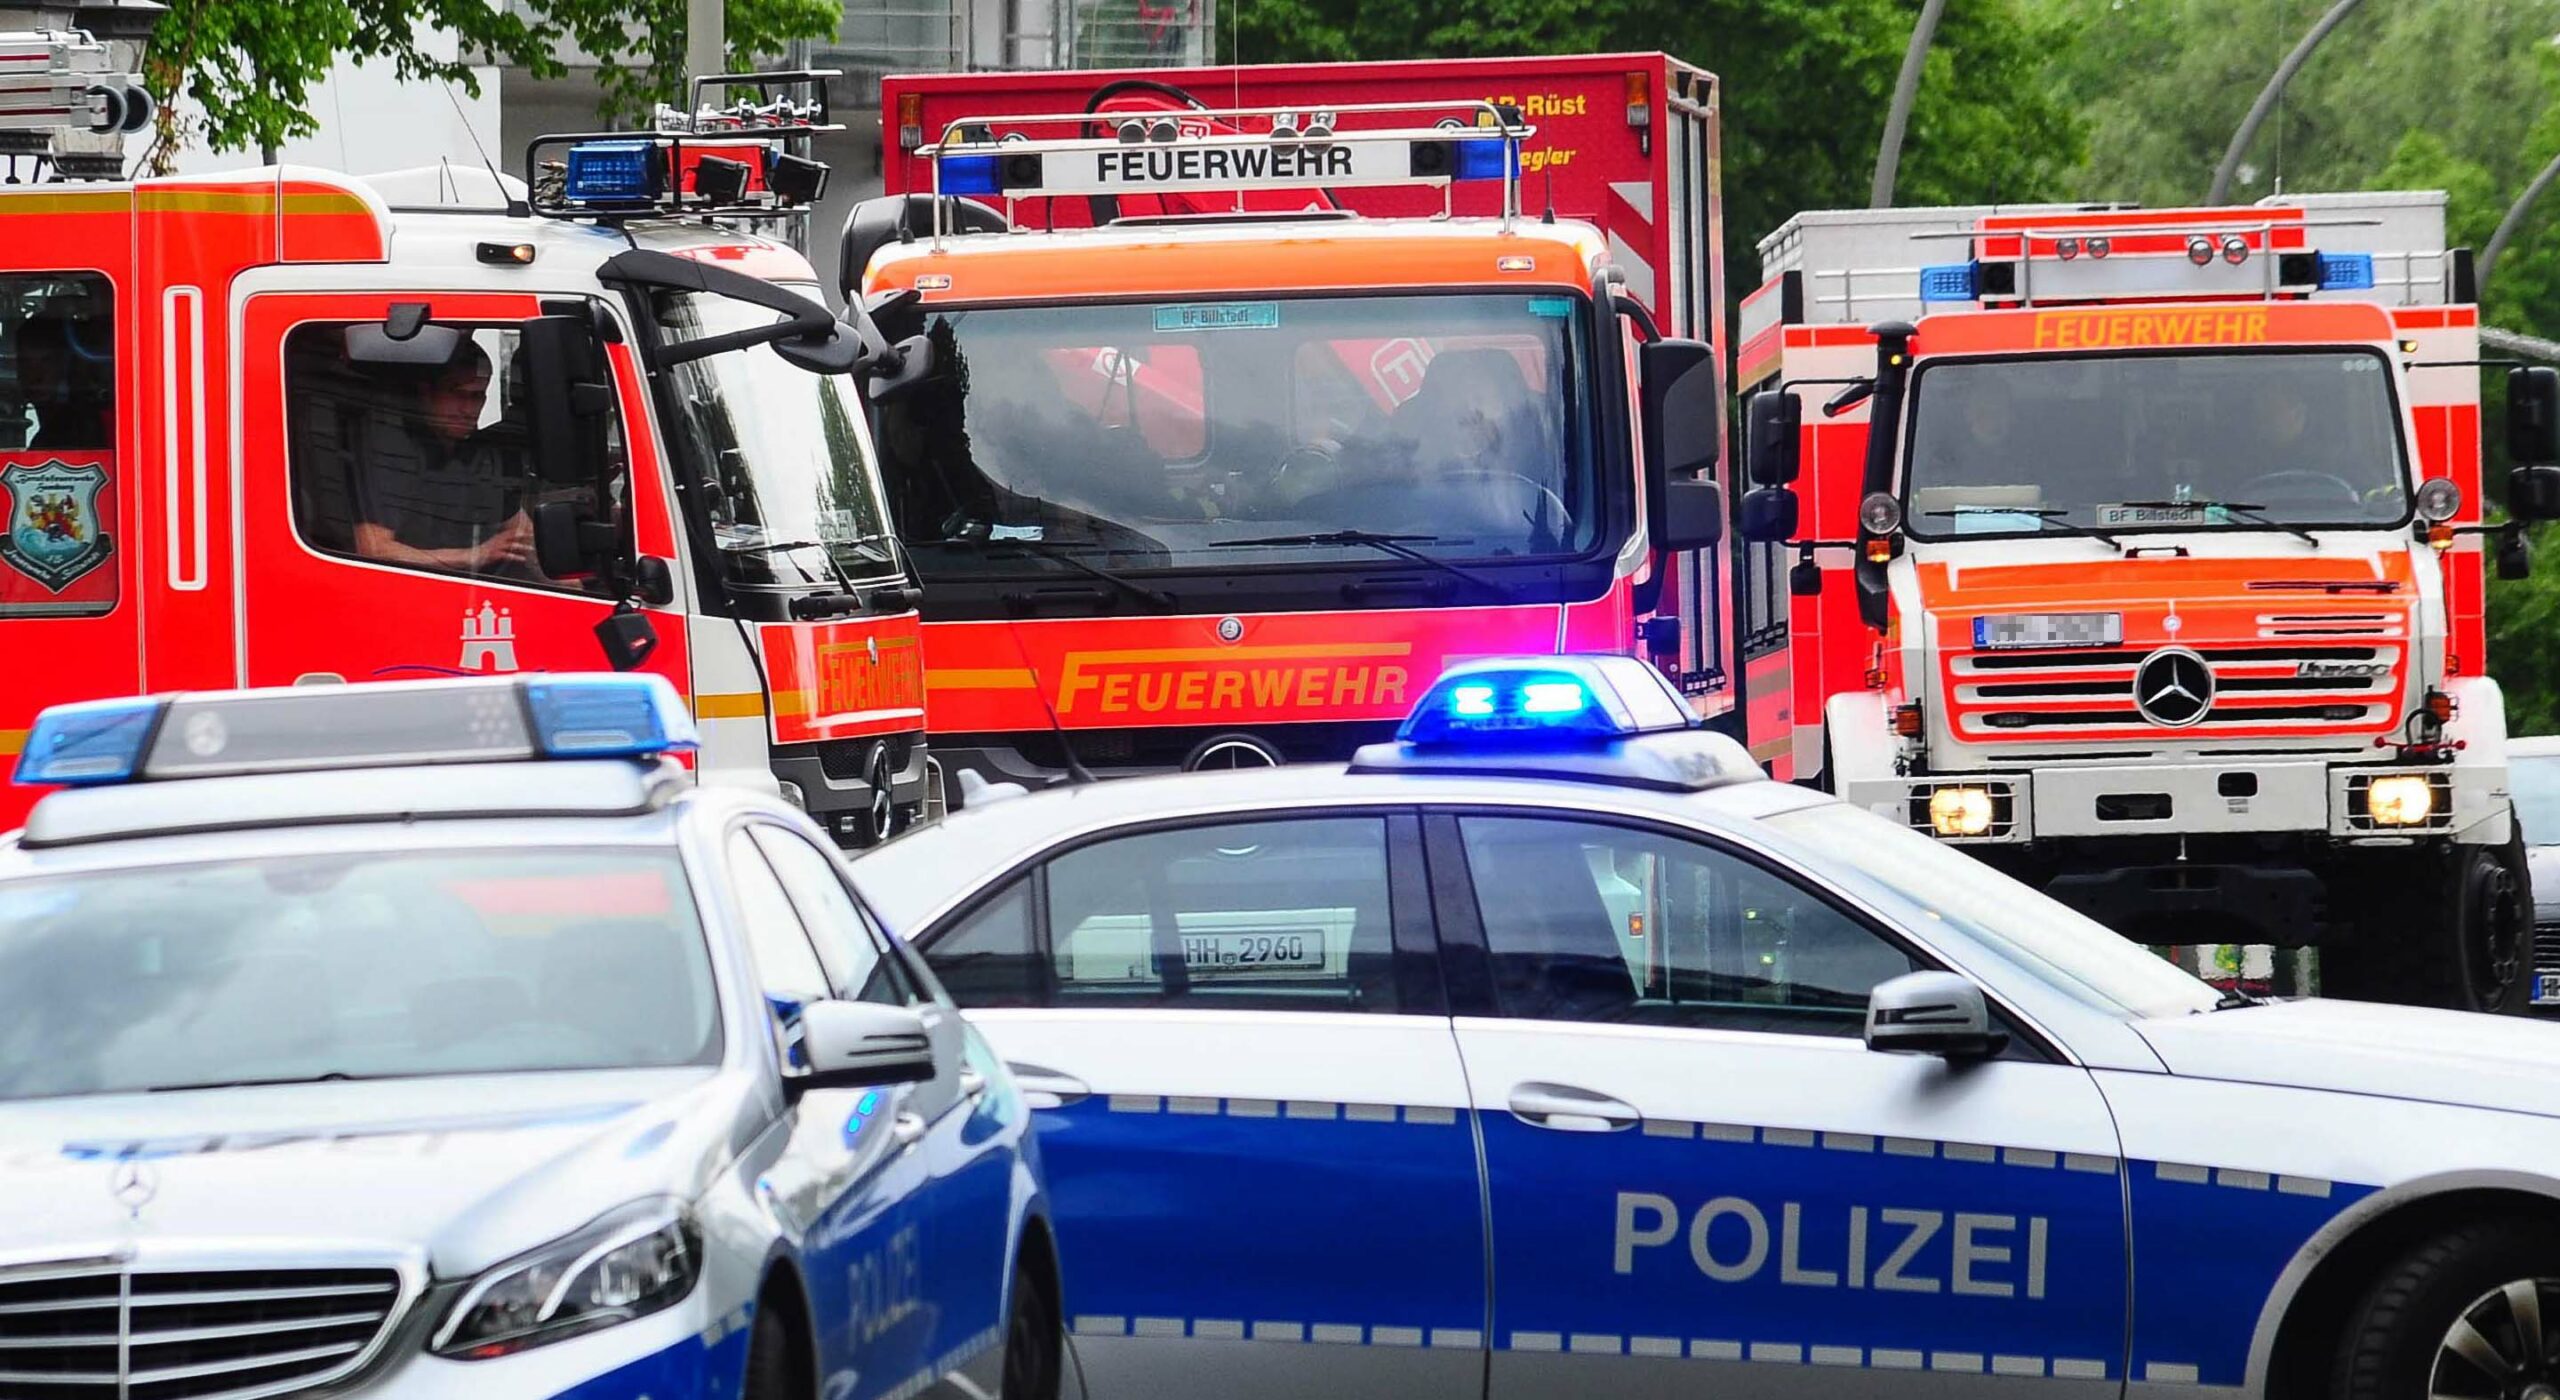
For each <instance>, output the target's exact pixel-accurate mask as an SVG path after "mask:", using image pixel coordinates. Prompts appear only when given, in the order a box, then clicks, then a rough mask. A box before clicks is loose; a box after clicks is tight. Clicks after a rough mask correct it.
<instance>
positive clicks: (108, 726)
mask: <svg viewBox="0 0 2560 1400" xmlns="http://www.w3.org/2000/svg"><path fill="white" fill-rule="evenodd" d="M700 742H701V741H700V738H699V736H698V735H697V734H696V732H695V730H694V725H693V717H692V716H691V715H689V714H687V713H686V711H685V707H684V702H683V700H682V699H680V698H679V697H678V696H677V695H676V691H675V687H674V686H672V685H670V684H668V683H667V681H666V680H665V678H663V677H660V676H637V675H558V676H523V677H518V676H509V677H504V678H500V679H492V680H451V681H418V682H396V683H388V684H380V685H327V686H290V687H279V688H273V689H265V690H222V691H203V692H190V693H187V694H181V695H173V696H142V697H138V698H135V699H130V700H99V701H91V702H87V703H84V704H77V705H57V706H54V707H53V708H52V709H49V710H46V711H45V712H44V713H42V714H40V715H38V716H37V717H36V722H35V727H34V728H32V729H30V730H29V731H27V742H26V748H25V750H24V751H23V752H22V753H20V754H19V756H18V767H17V773H16V775H15V780H16V781H17V782H20V783H24V784H29V785H37V786H66V787H81V786H96V785H103V784H113V783H130V782H145V781H152V780H157V779H169V778H201V777H215V776H225V775H231V774H240V773H292V772H310V771H315V770H320V769H331V768H377V767H386V766H393V765H401V764H417V763H491V762H509V761H523V760H528V759H573V758H654V757H656V756H658V755H661V754H666V753H671V752H675V751H677V750H684V749H693V748H697V747H699V746H700Z"/></svg>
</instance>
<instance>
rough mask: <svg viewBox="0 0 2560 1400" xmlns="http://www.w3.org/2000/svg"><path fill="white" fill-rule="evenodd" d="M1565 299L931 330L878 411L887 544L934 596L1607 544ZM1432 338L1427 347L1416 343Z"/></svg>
mask: <svg viewBox="0 0 2560 1400" xmlns="http://www.w3.org/2000/svg"><path fill="white" fill-rule="evenodd" d="M1582 305H1583V303H1582V302H1581V301H1580V300H1578V299H1577V298H1574V297H1571V296H1561V295H1527V294H1522V295H1499V296H1497V295H1464V296H1459V295H1446V296H1382V295H1371V296H1359V297H1299V298H1289V299H1280V300H1271V301H1221V302H1207V303H1181V304H1175V303H1153V302H1134V303H1133V302H1115V303H1110V304H1096V305H1081V306H1032V307H1005V308H989V309H984V310H960V311H941V312H937V313H935V314H933V315H932V316H931V317H929V318H928V319H927V321H926V323H925V331H926V334H927V336H928V337H929V339H930V341H931V343H932V344H933V346H934V355H935V361H934V364H935V367H934V370H933V373H932V375H931V377H930V378H929V379H927V380H926V381H925V382H924V383H922V384H921V385H919V386H918V387H917V388H916V389H915V390H914V391H912V392H910V393H907V394H903V395H900V396H897V397H895V398H892V399H890V400H888V401H886V402H884V403H882V404H881V406H880V445H881V454H882V461H883V464H884V469H885V473H886V475H887V477H888V481H889V491H890V499H891V502H892V505H893V506H894V508H895V512H896V515H897V519H898V522H899V528H900V530H901V531H902V532H903V534H904V535H905V537H906V539H907V541H908V542H909V544H910V545H911V546H913V547H914V551H915V556H916V562H917V567H918V568H919V570H920V571H922V572H923V574H924V575H925V577H926V579H927V580H928V581H930V580H932V579H935V578H950V577H955V576H958V577H969V576H985V575H1008V574H1009V575H1016V576H1019V575H1022V574H1025V573H1027V572H1039V571H1041V570H1039V569H1038V568H1037V566H1030V565H1026V563H1025V559H1024V556H1027V555H1030V554H1033V553H1044V554H1055V553H1058V552H1060V551H1072V552H1073V553H1074V555H1075V556H1076V557H1078V558H1080V559H1082V560H1084V561H1085V562H1088V563H1092V564H1096V565H1101V566H1105V567H1109V568H1112V569H1114V570H1145V569H1186V568H1196V569H1212V570H1216V571H1219V572H1221V573H1225V572H1230V571H1233V570H1235V569H1237V568H1239V567H1251V566H1254V565H1259V564H1275V563H1285V564H1306V563H1314V562H1333V561H1339V560H1341V559H1344V558H1346V557H1351V558H1358V559H1360V560H1363V561H1364V562H1365V561H1368V560H1372V559H1374V558H1375V557H1376V553H1375V547H1374V546H1373V545H1364V544H1362V543H1360V542H1358V541H1357V540H1355V539H1349V538H1333V539H1322V540H1312V541H1311V540H1307V539H1304V538H1293V537H1304V536H1309V535H1318V536H1322V535H1334V534H1336V532H1341V531H1353V532H1371V533H1376V534H1386V535H1392V536H1395V537H1396V541H1395V542H1396V543H1399V544H1402V545H1404V546H1406V547H1408V548H1410V549H1415V550H1420V551H1424V552H1427V553H1429V554H1431V555H1434V556H1437V557H1441V558H1448V559H1490V560H1500V559H1522V558H1537V557H1555V556H1563V555H1573V554H1581V553H1585V552H1587V551H1590V550H1592V549H1593V548H1595V547H1597V546H1598V545H1599V543H1600V542H1601V541H1600V529H1601V523H1602V508H1601V504H1600V500H1599V483H1598V480H1597V477H1596V475H1595V473H1594V472H1593V471H1592V468H1591V465H1590V453H1589V451H1588V450H1587V449H1586V447H1585V445H1584V436H1585V432H1586V429H1585V424H1584V417H1585V411H1584V407H1583V405H1584V396H1585V394H1586V392H1587V390H1586V387H1585V385H1584V383H1583V377H1584V371H1583V357H1584V356H1585V354H1586V353H1587V352H1586V351H1585V349H1584V348H1583V341H1584V337H1583V334H1582V332H1581V331H1580V330H1579V326H1580V325H1581V315H1580V308H1581V307H1582ZM1424 327H1428V328H1429V331H1428V334H1424V333H1422V328H1424Z"/></svg>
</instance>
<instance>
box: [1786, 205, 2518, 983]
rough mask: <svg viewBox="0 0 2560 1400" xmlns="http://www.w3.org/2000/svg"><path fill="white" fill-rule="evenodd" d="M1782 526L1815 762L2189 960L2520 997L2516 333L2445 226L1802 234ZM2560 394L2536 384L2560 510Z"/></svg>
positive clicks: (1966, 220) (1792, 247)
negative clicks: (2311, 954) (2499, 582)
mask: <svg viewBox="0 0 2560 1400" xmlns="http://www.w3.org/2000/svg"><path fill="white" fill-rule="evenodd" d="M1761 256H1762V271H1763V274H1764V276H1765V278H1766V281H1765V282H1764V284H1763V285H1762V286H1761V288H1760V289H1759V290H1758V291H1757V292H1755V293H1754V294H1753V295H1752V296H1751V297H1750V298H1748V299H1747V300H1746V302H1745V304H1744V307H1743V321H1742V330H1743V335H1744V338H1745V339H1744V344H1743V347H1742V349H1741V352H1740V356H1739V359H1740V366H1739V368H1738V370H1737V376H1736V377H1737V382H1738V383H1740V384H1742V385H1743V386H1745V387H1746V388H1748V389H1754V390H1758V391H1759V392H1757V393H1755V394H1753V395H1752V396H1751V397H1750V399H1749V401H1748V402H1749V419H1750V424H1751V431H1750V445H1749V464H1748V465H1749V470H1750V473H1751V477H1752V480H1753V481H1754V482H1755V483H1756V484H1757V486H1758V488H1759V489H1757V490H1755V491H1754V492H1752V493H1751V495H1750V496H1748V497H1746V499H1745V501H1744V504H1743V507H1742V510H1741V521H1742V533H1744V534H1745V535H1747V536H1749V537H1750V538H1752V539H1754V540H1756V541H1760V543H1755V544H1753V545H1752V546H1751V547H1750V552H1751V553H1753V554H1754V555H1756V556H1757V557H1756V560H1755V568H1754V576H1755V577H1756V578H1757V579H1759V580H1761V581H1762V583H1763V591H1764V596H1771V597H1774V596H1776V595H1777V593H1778V591H1779V587H1780V584H1779V581H1780V580H1781V579H1784V580H1787V582H1788V585H1790V586H1791V587H1792V593H1793V601H1792V606H1791V608H1790V609H1789V614H1788V618H1787V621H1788V624H1789V626H1790V629H1791V631H1792V634H1793V638H1792V639H1793V644H1794V648H1795V651H1796V655H1797V671H1796V675H1797V685H1796V696H1797V703H1796V706H1795V710H1796V715H1797V717H1798V721H1799V723H1798V727H1797V729H1796V733H1795V747H1796V758H1797V762H1798V765H1799V770H1800V771H1803V772H1806V773H1813V774H1818V775H1819V776H1820V779H1821V781H1822V782H1824V783H1825V784H1826V785H1828V786H1829V787H1831V788H1832V789H1833V790H1835V791H1837V792H1839V793H1841V794H1842V795H1844V796H1846V797H1848V798H1849V799H1850V800H1852V801H1856V802H1858V803H1861V804H1863V805H1865V806H1868V807H1870V808H1872V809H1873V810H1876V811H1878V812H1882V813H1885V814H1888V815H1890V816H1892V817H1894V818H1895V819H1896V820H1898V821H1904V822H1907V823H1909V824H1910V825H1911V826H1913V827H1915V828H1917V829H1919V830H1921V831H1926V832H1932V833H1934V834H1936V835H1937V836H1938V837H1940V838H1941V839H1943V840H1946V841H1947V842H1949V843H1951V844H1955V845H1960V846H1962V847H1964V848H1965V849H1967V850H1969V851H1971V852H1973V853H1974V854H1976V855H1978V856H1980V857H1982V858H1983V859H1984V860H1985V861H1987V862H1989V863H1991V864H1993V865H1995V866H1998V867H1999V868H2001V869H2003V870H2007V871H2009V872H2010V873H2012V874H2016V875H2019V876H2021V877H2023V878H2025V879H2028V880H2030V881H2031V882H2033V883H2035V884H2038V885H2040V886H2042V887H2044V888H2045V889H2046V890H2047V891H2049V892H2050V893H2052V894H2054V895H2056V896H2058V897H2060V898H2062V899H2064V900H2066V901H2068V902H2070V903H2073V904H2075V905H2078V906H2081V907H2083V908H2085V909H2087V910H2088V911H2089V912H2091V913H2093V914H2095V915H2097V916H2099V917H2101V918H2102V919H2105V920H2107V921H2109V922H2110V923H2111V924H2112V925H2113V926H2115V927H2116V928H2118V929H2119V930H2121V931H2123V932H2125V933H2127V934H2128V935H2130V936H2132V937H2135V938H2137V939H2140V940H2142V941H2145V942H2149V943H2155V944H2198V943H2211V942H2229V943H2252V944H2255V943H2266V944H2274V945H2278V946H2285V947H2300V946H2305V945H2307V944H2316V945H2317V946H2318V947H2319V948H2320V961H2321V970H2322V984H2323V987H2324V989H2325V990H2327V991H2329V992H2331V993H2335V994H2344V995H2358V996H2365V997H2369V998H2373V999H2388V1000H2420V1001H2426V1002H2433V1003H2439V1004H2445V1005H2453V1006H2463V1007H2473V1008H2495V1009H2511V1008H2515V1007H2517V1006H2520V1005H2521V1004H2522V1003H2523V1002H2524V1000H2525V999H2526V997H2527V995H2528V988H2527V986H2526V977H2527V974H2528V968H2527V966H2526V962H2525V955H2526V945H2527V942H2528V940H2529V937H2530V919H2531V910H2532V900H2531V897H2530V893H2529V890H2528V887H2527V874H2526V871H2525V868H2524V862H2523V859H2522V853H2521V849H2520V847H2519V844H2518V838H2517V834H2516V828H2515V823H2514V821H2513V818H2512V814H2511V810H2510V802H2509V798H2508V791H2507V778H2506V757H2505V743H2506V721H2505V706H2504V703H2503V701H2502V698H2501V695H2500V692H2499V689H2498V686H2497V683H2496V682H2495V681H2494V680H2492V679H2491V678H2490V677H2489V675H2488V674H2487V665H2486V663H2487V660H2488V658H2487V656H2486V655H2485V635H2484V629H2483V623H2482V595H2483V589H2484V580H2483V572H2482V565H2483V560H2484V557H2486V554H2487V551H2486V550H2484V544H2494V546H2495V552H2496V554H2497V557H2498V559H2499V564H2500V568H2501V570H2502V572H2515V571H2520V570H2521V569H2522V568H2523V567H2524V555H2523V550H2524V543H2523V540H2522V537H2521V535H2520V534H2519V533H2518V532H2517V530H2516V528H2515V527H2513V526H2501V527H2496V528H2494V529H2493V528H2491V527H2487V526H2484V525H2483V524H2482V520H2483V500H2482V491H2481V478H2482V472H2481V441H2480V432H2481V425H2480V416H2481V415H2480V398H2481V396H2480V375H2481V372H2482V371H2481V366H2480V363H2479V351H2478V331H2477V323H2478V316H2477V312H2476V309H2475V307H2474V305H2473V301H2474V297H2473V295H2472V289H2471V285H2470V261H2469V257H2468V255H2467V253H2465V252H2463V251H2461V250H2448V249H2447V248H2446V247H2445V243H2444V219H2443V196H2441V195H2440V194H2424V193H2378V194H2358V195H2336V196H2295V197H2288V198H2284V199H2281V200H2276V201H2271V202H2269V203H2267V204H2263V205H2258V206H2253V207H2247V208H2230V209H2180V210H2162V211H2144V210H2139V209H2132V208H2124V207H2096V206H2055V207H2031V208H2018V207H2011V208H1975V209H1919V210H1912V209H1905V210H1883V211H1867V210H1858V211H1840V212H1822V213H1809V214H1803V215H1799V216H1798V217H1797V218H1795V219H1794V220H1792V221H1790V222H1789V223H1788V224H1787V225H1786V226H1785V227H1784V228H1782V229H1780V230H1779V231H1778V232H1777V233H1775V234H1773V235H1772V236H1771V237H1770V238H1769V239H1768V240H1767V241H1765V242H1764V243H1763V244H1762V245H1761ZM2555 387H2560V380H2555V377H2554V376H2553V375H2552V373H2551V372H2550V371H2548V370H2539V369H2535V370H2525V369H2519V370H2517V371H2515V372H2514V374H2513V377H2512V378H2511V380H2510V384H2509V412H2510V415H2511V418H2512V422H2511V428H2512V432H2511V438H2510V446H2511V453H2512V455H2513V456H2514V457H2515V458H2516V460H2517V461H2518V462H2519V463H2520V464H2521V467H2520V469H2519V470H2518V471H2517V472H2516V473H2514V474H2513V476H2512V478H2511V482H2510V489H2509V492H2508V497H2507V501H2508V506H2509V508H2510V509H2511V510H2512V511H2514V512H2515V513H2516V514H2517V515H2518V516H2519V517H2522V518H2526V519H2531V518H2536V517H2539V516H2545V515H2548V514H2549V513H2551V510H2552V507H2553V504H2554V491H2553V487H2554V477H2555V473H2554V472H2553V471H2552V469H2551V468H2549V467H2548V466H2546V465H2544V464H2546V463H2549V462H2551V461H2553V460H2554V458H2555V448H2554V443H2553V426H2552V425H2553V422H2554V414H2553V405H2554V403H2555V402H2556V401H2560V400H2555V396H2554V391H2555Z"/></svg>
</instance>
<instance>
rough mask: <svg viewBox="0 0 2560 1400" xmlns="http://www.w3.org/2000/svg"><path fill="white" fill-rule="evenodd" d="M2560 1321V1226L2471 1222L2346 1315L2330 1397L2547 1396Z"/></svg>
mask: <svg viewBox="0 0 2560 1400" xmlns="http://www.w3.org/2000/svg"><path fill="white" fill-rule="evenodd" d="M2554 1321H2560V1230H2554V1229H2553V1228H2552V1227H2551V1226H2550V1224H2549V1223H2547V1222H2543V1221H2532V1220H2522V1219H2515V1218H2506V1219H2497V1220H2483V1221H2479V1222H2476V1223H2473V1224H2470V1225H2465V1226H2462V1227H2460V1228H2458V1229H2455V1230H2451V1231H2448V1232H2446V1233H2444V1234H2441V1235H2437V1236H2435V1237H2434V1238H2432V1239H2428V1240H2425V1241H2423V1242H2421V1243H2420V1244H2419V1245H2418V1246H2417V1247H2416V1248H2414V1249H2412V1250H2410V1251H2409V1252H2408V1253H2407V1254H2405V1255H2402V1256H2401V1257H2400V1258H2399V1259H2398V1260H2397V1261H2396V1262H2394V1263H2393V1264H2392V1265H2391V1267H2389V1268H2388V1269H2385V1270H2384V1271H2383V1273H2382V1276H2381V1278H2379V1279H2378V1280H2376V1281H2375V1283H2374V1285H2373V1287H2372V1288H2371V1289H2370V1290H2369V1291H2367V1292H2366V1294H2365V1295H2364V1297H2363V1299H2362V1300H2360V1301H2359V1302H2358V1303H2357V1304H2356V1306H2355V1308H2354V1310H2353V1311H2351V1312H2350V1313H2349V1314H2348V1315H2347V1326H2346V1330H2345V1332H2344V1333H2343V1334H2342V1335H2341V1336H2340V1338H2339V1346H2338V1359H2337V1367H2336V1369H2335V1371H2333V1372H2332V1374H2331V1377H2330V1386H2329V1392H2328V1393H2329V1394H2331V1395H2333V1396H2337V1397H2339V1400H2402V1398H2403V1397H2410V1396H2421V1395H2441V1396H2461V1395H2482V1396H2491V1395H2500V1396H2503V1395H2548V1394H2551V1393H2553V1392H2554V1390H2555V1389H2560V1348H2554V1347H2553V1346H2551V1345H2550V1344H2549V1343H2550V1341H2551V1335H2550V1334H2551V1331H2552V1326H2553V1322H2554ZM2520 1323H2522V1324H2523V1326H2520V1325H2519V1324H2520ZM2525 1327H2530V1328H2531V1330H2532V1331H2533V1332H2534V1333H2536V1334H2538V1335H2534V1336H2531V1337H2528V1336H2526V1335H2524V1329H2525Z"/></svg>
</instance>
